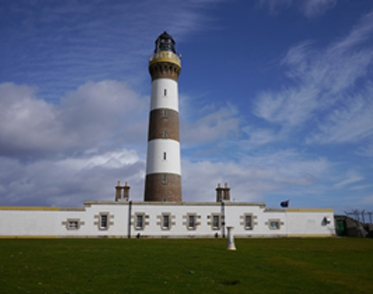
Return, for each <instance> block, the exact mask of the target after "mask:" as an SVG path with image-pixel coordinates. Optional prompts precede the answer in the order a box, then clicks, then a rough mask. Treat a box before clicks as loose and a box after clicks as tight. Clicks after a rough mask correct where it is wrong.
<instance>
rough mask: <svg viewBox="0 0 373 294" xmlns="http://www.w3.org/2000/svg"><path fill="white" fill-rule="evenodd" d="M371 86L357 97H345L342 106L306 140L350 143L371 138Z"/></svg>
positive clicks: (372, 104)
mask: <svg viewBox="0 0 373 294" xmlns="http://www.w3.org/2000/svg"><path fill="white" fill-rule="evenodd" d="M372 95H373V88H371V89H370V90H369V91H367V92H365V93H364V94H363V95H359V96H358V97H352V98H350V99H346V101H345V103H344V105H343V106H339V107H338V108H337V109H335V110H333V111H332V112H331V113H330V114H328V116H327V117H326V119H325V120H324V122H323V123H322V124H320V125H319V127H318V130H317V133H316V134H314V135H313V136H311V137H310V138H309V139H308V140H307V141H308V142H317V143H350V142H358V141H361V140H363V139H367V138H371V139H373V117H372V114H373V101H372V100H367V99H366V98H367V97H372Z"/></svg>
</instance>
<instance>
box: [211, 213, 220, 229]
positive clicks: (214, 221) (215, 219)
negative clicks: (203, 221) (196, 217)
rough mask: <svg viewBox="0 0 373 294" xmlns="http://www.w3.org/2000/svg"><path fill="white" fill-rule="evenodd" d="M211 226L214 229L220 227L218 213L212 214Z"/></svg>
mask: <svg viewBox="0 0 373 294" xmlns="http://www.w3.org/2000/svg"><path fill="white" fill-rule="evenodd" d="M212 228H213V229H214V230H219V229H220V216H219V215H213V216H212Z"/></svg>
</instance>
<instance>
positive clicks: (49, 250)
mask: <svg viewBox="0 0 373 294" xmlns="http://www.w3.org/2000/svg"><path fill="white" fill-rule="evenodd" d="M235 243H236V247H237V251H227V250H226V249H225V248H226V240H225V239H185V240H184V239H183V240H177V239H131V240H128V239H50V240H49V239H0V293H1V294H3V293H4V294H5V293H38V294H39V293H62V294H68V293H70V294H73V293H74V294H75V293H76V294H82V293H317V294H320V293H339V294H340V293H349V294H351V293H353V294H356V293H373V240H372V239H357V238H356V239H355V238H332V239H236V240H235Z"/></svg>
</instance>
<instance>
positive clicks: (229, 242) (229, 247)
mask: <svg viewBox="0 0 373 294" xmlns="http://www.w3.org/2000/svg"><path fill="white" fill-rule="evenodd" d="M233 229H234V227H227V230H228V237H227V250H236V246H235V245H234V239H233V233H232V230H233Z"/></svg>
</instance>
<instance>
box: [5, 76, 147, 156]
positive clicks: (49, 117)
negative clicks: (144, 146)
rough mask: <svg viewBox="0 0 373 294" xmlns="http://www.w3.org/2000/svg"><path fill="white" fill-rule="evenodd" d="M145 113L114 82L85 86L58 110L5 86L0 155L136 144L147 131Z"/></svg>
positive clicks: (130, 94) (31, 92) (133, 95)
mask: <svg viewBox="0 0 373 294" xmlns="http://www.w3.org/2000/svg"><path fill="white" fill-rule="evenodd" d="M145 109H146V107H145V103H144V101H143V100H142V99H140V98H139V97H138V95H137V94H136V93H134V92H133V91H131V90H130V89H128V87H127V86H126V85H125V84H123V83H120V82H116V81H102V82H99V83H87V84H85V85H83V86H81V87H79V88H78V89H77V91H75V92H72V93H70V94H69V95H68V96H67V97H65V98H63V99H62V100H61V104H60V105H53V104H49V103H47V102H45V101H44V100H40V99H38V98H37V97H36V96H35V90H34V89H32V88H30V87H27V86H17V85H14V84H11V83H5V84H1V85H0V147H1V148H0V150H1V154H0V156H1V155H11V156H16V155H18V154H28V155H31V154H34V155H35V154H44V153H50V152H52V153H53V152H56V153H60V154H63V153H65V152H72V151H74V152H76V151H79V150H85V149H86V148H97V147H99V146H100V145H102V142H104V145H106V146H107V145H110V144H114V143H115V142H116V141H120V142H122V143H123V142H127V143H131V142H136V141H139V140H140V138H141V139H142V138H143V136H142V134H144V133H145V132H146V116H145V115H144V114H145V113H146V112H145ZM129 126H130V127H129ZM138 129H140V130H138ZM134 130H135V131H134ZM137 131H138V133H137Z"/></svg>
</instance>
